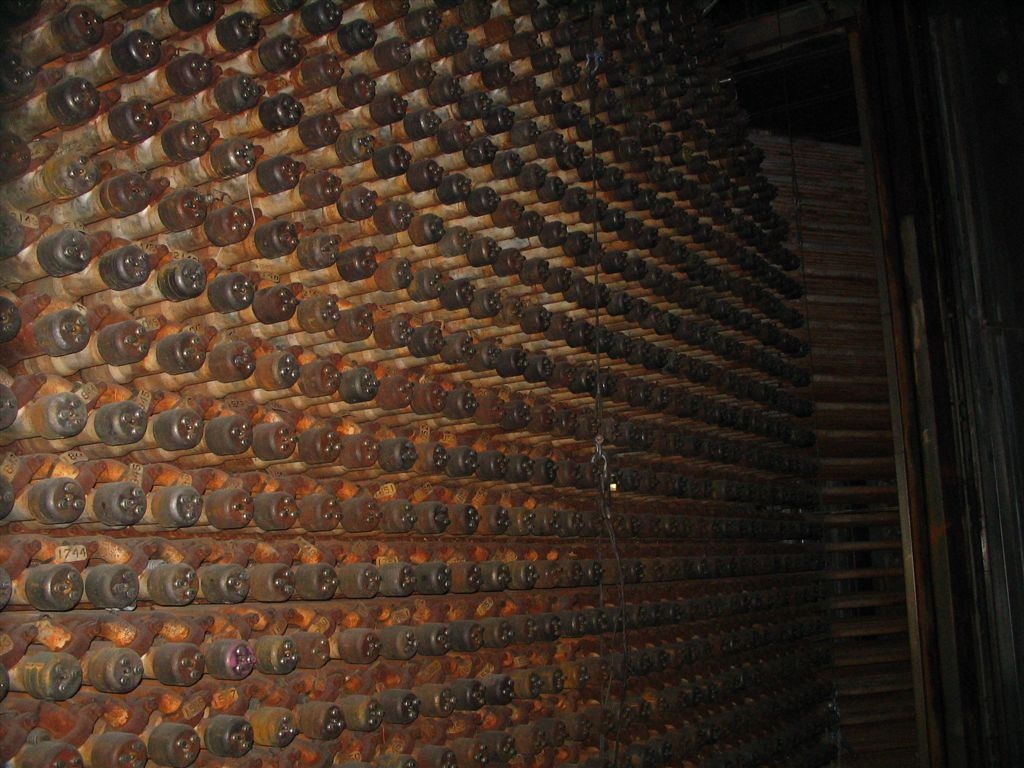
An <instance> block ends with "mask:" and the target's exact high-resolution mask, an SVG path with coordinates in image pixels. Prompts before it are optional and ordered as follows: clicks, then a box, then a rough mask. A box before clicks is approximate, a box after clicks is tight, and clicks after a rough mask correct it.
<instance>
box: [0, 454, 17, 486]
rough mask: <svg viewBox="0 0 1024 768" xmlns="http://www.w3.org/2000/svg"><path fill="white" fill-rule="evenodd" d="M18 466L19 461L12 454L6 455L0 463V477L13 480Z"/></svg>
mask: <svg viewBox="0 0 1024 768" xmlns="http://www.w3.org/2000/svg"><path fill="white" fill-rule="evenodd" d="M20 466H21V460H20V459H19V458H18V457H17V456H15V455H14V454H13V453H8V454H7V455H6V456H4V460H3V463H0V475H2V476H3V477H4V478H5V479H7V480H13V479H14V476H15V475H16V474H18V467H20Z"/></svg>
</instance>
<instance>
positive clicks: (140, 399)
mask: <svg viewBox="0 0 1024 768" xmlns="http://www.w3.org/2000/svg"><path fill="white" fill-rule="evenodd" d="M132 400H134V401H135V402H136V403H138V404H139V407H140V408H142V410H144V411H148V410H149V406H150V404H151V403H152V402H153V393H152V392H150V391H149V390H148V389H140V390H139V391H138V392H136V393H135V395H134V396H133V397H132Z"/></svg>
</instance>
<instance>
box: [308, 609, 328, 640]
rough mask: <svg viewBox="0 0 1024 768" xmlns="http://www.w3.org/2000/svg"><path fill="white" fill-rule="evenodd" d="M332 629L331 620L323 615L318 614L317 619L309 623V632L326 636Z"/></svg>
mask: <svg viewBox="0 0 1024 768" xmlns="http://www.w3.org/2000/svg"><path fill="white" fill-rule="evenodd" d="M330 629H331V620H330V619H328V618H327V617H326V616H324V615H323V614H318V615H317V617H316V618H315V619H313V620H312V621H311V622H309V631H310V632H316V633H317V634H319V635H326V634H327V633H328V632H329V631H330Z"/></svg>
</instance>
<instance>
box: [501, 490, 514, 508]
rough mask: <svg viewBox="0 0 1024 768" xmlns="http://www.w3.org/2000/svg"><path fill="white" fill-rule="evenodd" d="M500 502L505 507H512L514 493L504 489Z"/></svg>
mask: <svg viewBox="0 0 1024 768" xmlns="http://www.w3.org/2000/svg"><path fill="white" fill-rule="evenodd" d="M499 503H500V504H501V506H503V507H511V506H512V494H511V493H509V492H508V491H503V492H502V494H501V498H500V499H499Z"/></svg>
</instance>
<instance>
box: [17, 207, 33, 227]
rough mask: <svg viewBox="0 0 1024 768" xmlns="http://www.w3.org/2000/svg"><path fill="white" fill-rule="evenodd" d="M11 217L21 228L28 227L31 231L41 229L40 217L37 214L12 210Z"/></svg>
mask: <svg viewBox="0 0 1024 768" xmlns="http://www.w3.org/2000/svg"><path fill="white" fill-rule="evenodd" d="M11 215H12V216H13V217H14V219H15V221H17V222H18V223H19V224H21V226H23V227H28V228H29V229H39V217H38V216H36V215H35V214H32V213H26V212H25V211H19V210H17V209H14V208H12V209H11Z"/></svg>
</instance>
